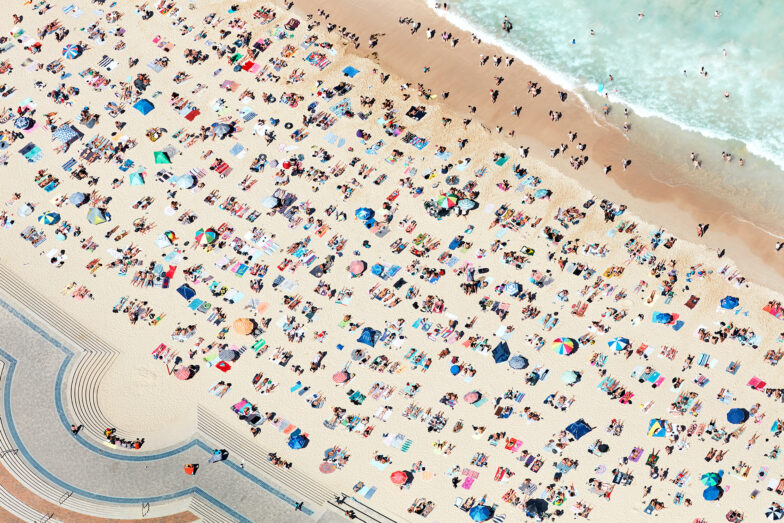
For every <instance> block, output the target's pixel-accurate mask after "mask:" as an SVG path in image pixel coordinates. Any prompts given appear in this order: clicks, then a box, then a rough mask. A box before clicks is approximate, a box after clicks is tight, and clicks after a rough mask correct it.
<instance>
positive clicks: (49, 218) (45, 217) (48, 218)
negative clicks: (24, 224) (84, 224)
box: [38, 211, 60, 225]
mask: <svg viewBox="0 0 784 523" xmlns="http://www.w3.org/2000/svg"><path fill="white" fill-rule="evenodd" d="M38 221H39V222H41V223H43V224H44V225H54V224H55V223H57V222H59V221H60V215H59V214H57V213H56V212H52V211H46V212H45V213H43V214H42V215H41V216H39V217H38Z"/></svg>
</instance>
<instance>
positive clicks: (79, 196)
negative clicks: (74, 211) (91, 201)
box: [68, 192, 87, 207]
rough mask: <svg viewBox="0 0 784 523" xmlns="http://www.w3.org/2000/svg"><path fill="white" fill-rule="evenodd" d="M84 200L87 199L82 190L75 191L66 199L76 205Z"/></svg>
mask: <svg viewBox="0 0 784 523" xmlns="http://www.w3.org/2000/svg"><path fill="white" fill-rule="evenodd" d="M85 200H87V195H85V194H84V193H83V192H75V193H73V194H72V195H71V196H70V197H69V198H68V201H69V202H70V203H71V204H73V205H76V206H77V207H79V206H80V205H82V204H83V203H84V202H85Z"/></svg>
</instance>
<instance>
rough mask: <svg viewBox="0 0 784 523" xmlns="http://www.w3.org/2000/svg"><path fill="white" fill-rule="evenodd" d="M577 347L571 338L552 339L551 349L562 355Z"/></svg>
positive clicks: (566, 354)
mask: <svg viewBox="0 0 784 523" xmlns="http://www.w3.org/2000/svg"><path fill="white" fill-rule="evenodd" d="M576 349H577V342H576V341H575V340H573V339H572V338H556V339H555V340H553V350H554V351H555V352H557V353H558V354H561V355H563V356H568V355H569V354H571V353H572V352H574V351H575V350H576Z"/></svg>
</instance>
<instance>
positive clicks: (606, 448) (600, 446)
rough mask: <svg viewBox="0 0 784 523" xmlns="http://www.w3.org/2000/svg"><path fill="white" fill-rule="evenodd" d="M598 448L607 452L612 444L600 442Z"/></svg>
mask: <svg viewBox="0 0 784 523" xmlns="http://www.w3.org/2000/svg"><path fill="white" fill-rule="evenodd" d="M596 448H597V449H599V452H607V451H608V450H610V446H609V445H608V444H607V443H600V444H599V446H597V447H596Z"/></svg>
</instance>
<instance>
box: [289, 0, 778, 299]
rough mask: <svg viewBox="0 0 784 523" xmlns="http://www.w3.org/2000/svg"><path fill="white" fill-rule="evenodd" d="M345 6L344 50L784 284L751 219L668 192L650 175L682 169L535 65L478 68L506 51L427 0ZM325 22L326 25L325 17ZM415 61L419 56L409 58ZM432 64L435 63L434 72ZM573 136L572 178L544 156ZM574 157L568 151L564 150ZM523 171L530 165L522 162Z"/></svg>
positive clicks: (312, 4) (714, 202)
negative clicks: (494, 99) (413, 29)
mask: <svg viewBox="0 0 784 523" xmlns="http://www.w3.org/2000/svg"><path fill="white" fill-rule="evenodd" d="M349 4H350V2H346V0H333V1H332V2H331V3H330V4H329V6H328V9H327V12H328V13H329V14H330V15H331V16H330V19H329V22H331V23H335V24H337V25H338V27H340V26H346V27H347V28H348V29H349V30H350V31H353V32H356V33H357V34H358V35H359V37H360V42H361V44H362V45H361V47H360V48H359V49H358V50H354V49H353V48H352V46H346V51H347V52H348V53H351V54H354V55H356V56H358V57H362V58H369V59H371V60H374V61H375V62H376V63H377V64H378V65H379V67H380V68H381V69H383V72H385V73H392V75H393V76H397V77H400V78H405V79H406V81H410V82H414V83H416V82H422V83H423V84H424V85H425V87H426V88H431V89H432V90H433V92H434V93H440V92H443V91H449V93H450V95H449V97H448V98H447V99H446V100H443V99H440V98H439V99H438V100H437V101H435V100H431V101H430V103H433V104H435V105H438V106H439V107H446V108H447V109H443V110H442V112H444V113H452V114H455V115H456V116H458V117H460V118H464V117H467V115H468V113H467V110H466V107H467V105H469V104H471V105H475V106H476V107H477V108H478V110H477V113H476V115H474V117H475V118H477V119H479V120H482V121H484V122H485V123H486V124H487V126H488V127H494V126H496V125H501V126H503V127H504V132H503V133H502V134H500V135H499V134H496V133H492V137H493V139H494V140H496V141H499V140H503V141H504V142H506V143H507V144H509V145H510V146H512V147H514V149H515V150H516V149H517V148H518V147H519V146H520V145H521V144H525V145H526V146H528V147H530V152H529V155H528V158H535V159H537V160H539V161H541V162H543V163H544V164H546V165H548V166H550V167H553V168H554V169H556V170H557V171H558V172H560V173H561V174H562V175H564V176H566V177H567V178H570V179H572V180H574V181H576V182H577V183H578V184H579V185H581V186H582V187H584V188H585V189H587V190H588V191H590V192H592V193H593V194H596V195H597V196H600V197H601V198H608V199H611V200H613V201H617V202H619V203H625V204H627V205H629V207H630V210H631V211H632V212H633V213H634V214H635V215H636V216H639V217H640V218H642V219H644V220H645V221H647V222H649V223H652V224H655V225H658V226H661V227H663V228H665V230H667V231H669V232H671V233H672V234H674V235H676V236H678V237H679V238H681V239H684V240H688V241H691V242H694V243H696V244H701V245H704V246H705V247H707V248H709V249H712V250H713V251H714V252H715V251H716V250H717V249H718V248H724V249H726V254H725V256H724V257H723V258H722V259H721V260H718V263H719V264H721V263H726V264H730V265H732V264H736V265H737V266H738V267H739V268H740V269H741V270H742V271H743V272H744V274H745V275H747V278H748V279H749V280H752V281H754V282H755V283H758V284H761V285H764V286H767V287H771V288H782V287H784V266H782V265H781V264H780V263H778V262H779V260H778V256H779V255H780V253H778V252H776V251H775V250H774V245H775V242H776V239H777V236H776V235H774V234H772V233H771V232H768V231H767V230H765V228H763V227H760V226H757V225H756V224H754V223H752V222H751V221H750V220H748V219H747V218H743V217H737V216H734V215H733V214H732V213H729V212H727V211H723V210H720V209H724V208H725V207H726V202H725V201H723V200H722V199H721V198H718V197H716V196H712V195H709V194H706V193H705V192H702V191H699V190H697V189H696V188H693V187H684V186H680V187H678V189H677V190H674V189H673V187H672V186H670V185H668V184H667V183H665V182H662V181H660V180H658V179H656V177H655V175H654V173H655V172H657V171H662V170H674V169H678V165H677V162H673V161H670V162H668V163H665V164H662V163H661V159H660V158H657V157H656V154H655V153H654V152H653V151H646V150H644V149H643V148H642V147H640V146H637V145H636V144H634V143H631V142H630V141H629V140H628V139H627V138H626V137H625V136H624V134H623V132H621V131H620V130H619V129H618V128H616V127H615V126H614V125H611V124H610V123H604V122H602V121H601V120H600V119H598V118H597V117H596V115H594V114H592V111H589V110H588V109H587V108H586V107H585V106H584V105H583V103H582V102H581V101H579V100H577V98H578V97H577V96H569V97H568V99H567V101H566V102H564V103H562V102H560V100H558V99H557V96H556V91H558V90H559V88H558V87H556V86H555V85H554V84H553V83H552V82H551V81H550V80H549V79H547V78H546V77H544V76H543V75H542V74H541V73H540V72H539V71H537V70H535V69H534V68H533V67H531V66H528V65H525V64H522V63H520V62H519V60H515V63H514V64H513V66H512V67H511V68H507V67H505V66H504V65H503V64H502V65H501V66H500V67H498V68H494V67H493V66H492V64H491V63H489V62H488V64H487V65H485V66H484V67H480V66H479V64H478V62H479V55H480V54H484V55H486V56H492V55H493V54H499V53H501V54H502V53H503V50H501V49H499V48H497V47H496V46H493V45H492V44H488V43H486V42H484V41H483V42H482V44H480V45H477V44H475V43H472V42H471V34H470V33H469V32H467V31H465V30H463V29H461V28H459V27H457V26H454V25H452V24H451V23H450V22H449V21H448V20H446V19H445V17H443V16H441V15H439V14H438V13H436V12H435V11H434V10H433V9H432V8H430V7H429V6H428V5H426V3H425V2H424V0H401V1H400V2H398V5H399V8H397V9H396V10H395V12H391V11H387V10H385V9H383V5H384V3H383V2H382V1H381V0H366V1H365V2H363V3H360V4H357V5H352V6H351V8H350V9H349ZM321 7H323V5H322V4H320V3H319V2H317V1H316V0H300V1H299V2H297V3H296V4H295V6H294V8H293V9H294V10H295V11H299V12H301V13H313V14H315V13H316V10H317V9H319V8H321ZM398 16H406V17H410V18H413V19H414V20H416V21H419V22H421V23H422V28H421V29H420V30H419V32H418V33H417V35H416V37H414V38H412V37H410V30H409V26H404V25H401V24H399V23H398V20H397V17H398ZM318 18H319V17H316V19H318ZM321 21H322V26H323V25H324V23H323V18H321ZM446 24H448V25H449V27H446ZM428 27H433V28H435V29H436V36H435V37H434V38H433V40H430V41H429V40H426V37H425V35H424V34H423V33H424V31H425V30H426V29H427V28H428ZM444 30H448V31H450V32H452V33H453V35H454V36H455V37H458V38H459V39H460V43H459V45H458V46H457V47H456V48H452V47H450V46H449V45H447V44H445V43H441V42H440V41H438V38H439V35H440V33H441V32H442V31H444ZM373 33H385V36H384V37H382V38H381V39H380V40H379V43H378V45H377V46H376V47H375V48H374V49H373V50H372V51H369V50H368V47H367V42H368V37H369V35H370V34H373ZM418 44H421V45H418ZM373 52H375V53H376V54H377V57H376V58H374V57H373V56H372V53H373ZM411 57H416V59H414V60H412V59H411ZM425 64H427V65H430V66H431V70H430V72H429V73H427V74H425V73H423V67H424V65H425ZM433 64H438V66H437V67H433ZM493 74H499V75H501V76H503V77H504V82H503V84H502V85H501V87H500V90H501V94H500V96H499V99H498V103H496V104H493V103H491V101H490V97H489V96H488V95H487V94H486V92H487V91H488V90H489V89H490V88H491V87H494V86H495V82H493V81H492V76H493ZM464 77H470V78H487V81H486V82H481V81H480V82H477V83H476V84H474V85H471V86H466V85H465V83H464V82H463V81H462V79H463V78H464ZM528 80H531V81H536V82H537V83H538V84H539V85H540V86H541V87H542V94H540V95H539V96H537V97H536V98H533V99H532V98H531V96H530V95H527V94H525V92H524V86H525V82H527V81H528ZM510 85H515V86H516V85H520V86H521V87H520V88H516V95H513V93H510V92H509V91H510V87H508V86H510ZM417 99H420V100H421V98H415V97H414V96H412V99H411V101H412V102H415V101H416V100H417ZM513 104H516V105H521V104H522V106H523V111H522V114H521V116H520V118H519V120H517V119H514V118H513V117H512V116H511V115H510V114H509V113H510V110H511V107H512V105H513ZM550 109H554V110H560V111H562V112H563V117H562V118H561V121H559V122H557V123H552V122H550V121H549V118H548V116H547V115H548V111H549V110H550ZM512 126H514V127H515V128H516V130H517V131H518V132H517V133H515V134H516V136H515V137H513V138H511V139H510V138H508V137H507V136H506V130H507V129H509V128H511V127H512ZM525 127H528V128H531V127H533V128H536V129H537V131H536V132H535V134H526V130H525ZM569 130H575V131H577V133H578V138H577V140H576V141H585V143H587V144H588V148H587V150H586V153H587V154H588V155H589V156H590V161H589V162H588V164H586V165H585V166H583V167H582V168H581V169H580V170H579V171H576V172H569V171H570V169H568V167H567V168H565V167H566V166H568V164H565V162H564V160H562V159H561V158H560V156H559V157H556V159H555V160H553V159H550V158H549V157H548V155H547V154H546V151H547V150H548V149H549V147H552V146H553V145H557V144H558V143H562V142H566V141H567V138H566V133H567V131H569ZM597 143H600V144H601V146H600V147H598V148H597V147H596V145H595V144H597ZM571 152H572V151H571V150H567V151H566V153H565V154H567V155H568V154H570V153H571ZM622 158H630V159H632V162H633V165H631V166H630V167H629V170H628V171H626V172H624V171H622V170H621V168H620V163H621V159H622ZM607 164H611V165H612V166H613V169H612V171H611V174H610V175H609V176H605V175H603V174H602V172H601V171H602V166H603V165H607ZM523 165H526V162H525V161H523ZM706 177H707V171H706ZM608 182H609V183H608ZM697 223H708V224H710V229H709V232H708V233H707V234H706V236H704V237H702V238H697V237H696V233H695V229H696V226H697ZM733 243H734V245H733ZM713 256H715V254H713Z"/></svg>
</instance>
